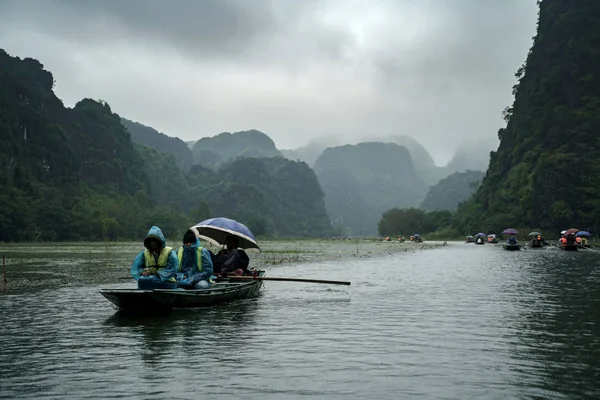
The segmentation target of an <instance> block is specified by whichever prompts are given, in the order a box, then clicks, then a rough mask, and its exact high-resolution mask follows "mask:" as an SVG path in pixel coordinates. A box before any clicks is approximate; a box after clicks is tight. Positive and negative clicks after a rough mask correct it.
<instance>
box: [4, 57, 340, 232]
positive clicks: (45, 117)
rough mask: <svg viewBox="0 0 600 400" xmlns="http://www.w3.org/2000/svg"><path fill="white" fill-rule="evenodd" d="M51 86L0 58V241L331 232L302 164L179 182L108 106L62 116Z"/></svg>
mask: <svg viewBox="0 0 600 400" xmlns="http://www.w3.org/2000/svg"><path fill="white" fill-rule="evenodd" d="M53 85H54V80H53V77H52V74H51V73H50V72H48V71H46V70H44V69H43V66H42V65H41V64H40V63H39V62H38V61H36V60H33V59H30V58H27V59H24V60H21V59H19V58H13V57H10V56H9V55H8V54H7V53H6V52H4V51H2V50H0V135H1V138H2V147H0V166H1V168H0V189H1V190H0V241H9V240H82V239H85V240H104V239H108V240H115V239H126V238H137V239H139V238H141V237H143V236H144V235H145V234H146V232H147V229H148V228H149V227H150V226H151V225H155V224H156V225H159V226H160V227H161V228H162V229H163V231H164V232H165V234H166V235H167V237H168V238H169V239H171V238H174V237H175V236H174V235H178V234H180V233H182V231H183V230H185V229H187V227H189V226H190V225H191V224H193V223H196V222H199V221H200V220H202V219H204V218H207V217H209V216H217V215H222V216H228V217H239V218H240V222H244V223H248V224H249V225H250V226H251V227H255V228H256V229H257V230H258V231H259V232H258V233H263V234H271V235H290V236H303V235H306V236H309V235H310V236H317V235H322V234H328V233H329V232H328V230H329V222H328V219H327V214H326V212H325V208H324V205H323V194H322V192H321V190H320V187H319V184H318V182H317V179H316V177H315V175H314V173H313V172H312V171H311V170H310V169H309V168H308V166H306V165H305V164H303V163H298V162H293V161H289V160H285V159H270V160H269V159H261V160H253V159H241V160H236V161H235V162H233V163H231V164H227V165H224V166H223V168H221V169H220V170H218V171H217V172H214V171H212V170H208V169H203V168H202V167H200V166H195V167H193V168H192V170H191V171H190V172H189V173H187V174H185V175H184V173H183V172H182V170H181V169H180V168H178V165H177V162H176V160H175V157H174V156H173V154H167V153H164V152H157V151H156V150H155V149H152V148H149V147H145V146H143V145H141V144H138V143H135V142H132V138H131V135H130V133H129V132H128V130H127V129H125V128H124V127H123V125H122V120H121V117H119V115H117V114H115V113H113V112H112V110H111V108H110V107H109V105H108V104H106V103H104V102H102V101H94V100H90V99H84V100H82V101H80V102H79V103H77V105H76V106H75V107H74V108H72V109H69V108H66V107H64V105H63V104H62V102H61V101H60V100H59V99H58V98H57V97H56V96H55V95H54V93H53V90H52V89H53ZM146 132H147V131H146ZM150 135H151V136H152V135H153V134H150ZM140 141H142V140H140ZM157 147H159V148H160V149H161V150H162V151H168V150H167V149H165V148H163V147H162V146H157ZM167 147H168V146H167ZM217 213H218V214H217ZM258 233H257V234H258Z"/></svg>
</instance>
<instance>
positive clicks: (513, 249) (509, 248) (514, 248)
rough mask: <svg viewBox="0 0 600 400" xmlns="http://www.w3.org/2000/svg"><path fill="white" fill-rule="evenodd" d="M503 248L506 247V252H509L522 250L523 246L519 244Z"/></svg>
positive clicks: (505, 245)
mask: <svg viewBox="0 0 600 400" xmlns="http://www.w3.org/2000/svg"><path fill="white" fill-rule="evenodd" d="M502 247H504V250H509V251H515V250H521V245H519V244H504V245H502Z"/></svg>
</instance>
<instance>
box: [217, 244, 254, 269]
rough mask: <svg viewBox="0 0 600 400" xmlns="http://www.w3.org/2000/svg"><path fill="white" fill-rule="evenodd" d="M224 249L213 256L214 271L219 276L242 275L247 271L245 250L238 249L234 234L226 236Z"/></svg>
mask: <svg viewBox="0 0 600 400" xmlns="http://www.w3.org/2000/svg"><path fill="white" fill-rule="evenodd" d="M226 246H227V248H226V249H223V250H221V251H219V252H218V253H217V255H216V256H215V257H214V264H215V269H216V271H215V272H216V273H217V274H219V275H221V276H227V275H228V274H230V273H231V274H233V275H244V274H245V273H246V272H247V271H248V264H249V263H250V259H249V257H248V255H247V254H246V252H245V251H244V250H242V249H240V248H239V247H238V246H239V241H238V238H237V237H236V236H234V235H229V236H227V239H226Z"/></svg>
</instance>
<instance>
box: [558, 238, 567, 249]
mask: <svg viewBox="0 0 600 400" xmlns="http://www.w3.org/2000/svg"><path fill="white" fill-rule="evenodd" d="M559 241H560V244H561V246H562V247H567V238H566V237H564V236H563V237H561V238H560V240H559Z"/></svg>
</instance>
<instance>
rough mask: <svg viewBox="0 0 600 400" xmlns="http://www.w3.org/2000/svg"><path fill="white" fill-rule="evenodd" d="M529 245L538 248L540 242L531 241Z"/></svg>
mask: <svg viewBox="0 0 600 400" xmlns="http://www.w3.org/2000/svg"><path fill="white" fill-rule="evenodd" d="M529 247H532V248H534V249H535V248H540V247H542V242H531V243H530V244H529Z"/></svg>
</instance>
